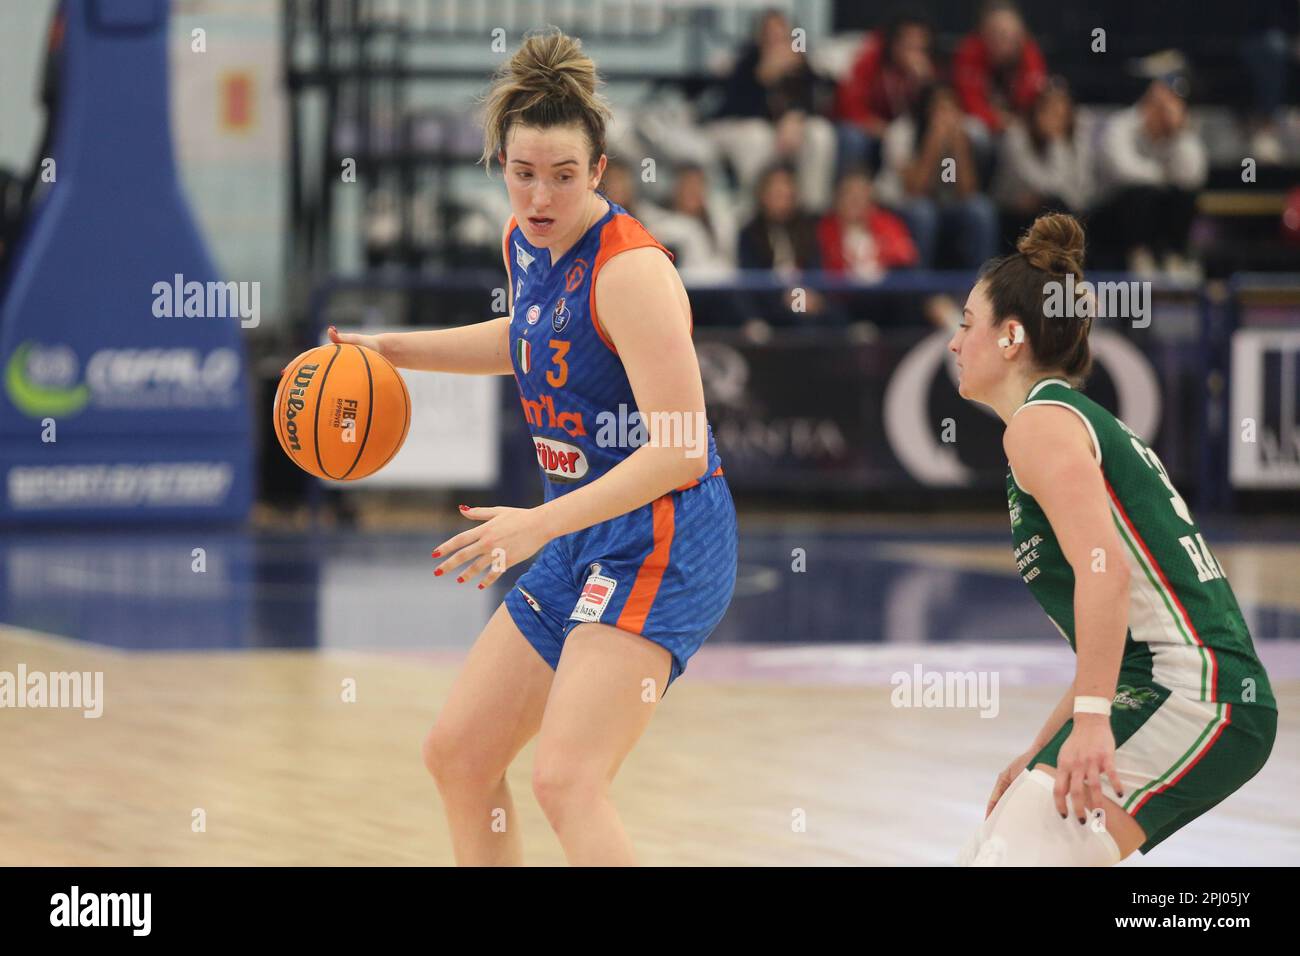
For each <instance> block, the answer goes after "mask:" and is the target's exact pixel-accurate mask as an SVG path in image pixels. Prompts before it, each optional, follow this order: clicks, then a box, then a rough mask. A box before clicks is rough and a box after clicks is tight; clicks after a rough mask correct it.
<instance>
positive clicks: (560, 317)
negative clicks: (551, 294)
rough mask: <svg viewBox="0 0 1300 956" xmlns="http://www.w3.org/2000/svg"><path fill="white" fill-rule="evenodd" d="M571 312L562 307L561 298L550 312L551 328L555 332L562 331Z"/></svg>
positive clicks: (567, 322)
mask: <svg viewBox="0 0 1300 956" xmlns="http://www.w3.org/2000/svg"><path fill="white" fill-rule="evenodd" d="M571 315H572V313H570V312H569V310H568V309H566V308H565V307H564V300H563V299H561V300H560V301H559V302H557V303H555V311H554V312H552V313H551V328H552V329H554V330H555V331H556V332H563V331H564V327H565V326H566V325H568V324H569V318H570V316H571Z"/></svg>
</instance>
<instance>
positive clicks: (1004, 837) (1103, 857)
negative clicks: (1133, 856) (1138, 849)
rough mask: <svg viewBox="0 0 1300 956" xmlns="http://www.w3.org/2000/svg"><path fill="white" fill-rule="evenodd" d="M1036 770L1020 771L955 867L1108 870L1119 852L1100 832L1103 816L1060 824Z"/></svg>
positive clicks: (1046, 781) (1047, 778) (1045, 781)
mask: <svg viewBox="0 0 1300 956" xmlns="http://www.w3.org/2000/svg"><path fill="white" fill-rule="evenodd" d="M1055 783H1056V781H1055V780H1053V779H1052V775H1051V774H1049V773H1045V772H1044V771H1042V770H1032V771H1030V770H1025V771H1023V772H1021V774H1020V776H1018V777H1016V779H1015V780H1013V781H1011V785H1010V786H1009V787H1007V790H1006V792H1005V793H1004V794H1002V799H1000V800H999V801H998V802H997V806H995V807H994V808H993V812H992V813H991V814H989V817H988V819H987V820H985V821H984V823H983V824H982V825H981V826H980V828H979V831H978V832H977V833H976V834H975V837H974V838H973V839H972V840H971V842H970V843H968V844H967V845H966V847H964V848H963V849H962V852H961V854H960V855H959V856H958V858H957V865H958V866H1113V865H1114V864H1116V863H1118V862H1119V861H1120V853H1119V847H1118V846H1117V845H1116V843H1115V839H1114V837H1112V836H1111V835H1110V834H1109V833H1107V832H1106V827H1105V814H1104V812H1102V811H1101V810H1094V811H1093V812H1092V815H1091V817H1090V818H1089V819H1088V821H1087V822H1086V823H1083V824H1080V823H1079V821H1078V820H1077V819H1076V818H1075V817H1073V816H1070V817H1067V818H1066V819H1064V820H1062V819H1061V815H1060V814H1059V813H1057V811H1056V801H1055V798H1054V797H1053V795H1052V789H1053V787H1054V786H1055Z"/></svg>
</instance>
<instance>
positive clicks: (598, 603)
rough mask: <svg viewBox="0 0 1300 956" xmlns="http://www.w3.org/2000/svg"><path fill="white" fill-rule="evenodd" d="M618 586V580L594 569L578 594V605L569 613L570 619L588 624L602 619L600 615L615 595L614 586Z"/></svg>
mask: <svg viewBox="0 0 1300 956" xmlns="http://www.w3.org/2000/svg"><path fill="white" fill-rule="evenodd" d="M617 586H618V582H617V581H615V580H614V579H613V578H607V577H605V576H604V575H603V574H600V573H599V572H598V571H593V572H592V574H591V576H590V577H588V578H587V583H586V584H584V585H583V586H582V594H581V595H579V596H578V606H577V607H575V608H574V609H573V613H572V614H570V615H569V620H570V621H583V622H585V623H587V624H595V623H597V622H598V621H600V616H601V615H602V614H604V613H605V608H606V607H608V606H609V599H610V598H611V597H613V596H614V588H615V587H617Z"/></svg>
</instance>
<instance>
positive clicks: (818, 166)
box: [708, 10, 835, 210]
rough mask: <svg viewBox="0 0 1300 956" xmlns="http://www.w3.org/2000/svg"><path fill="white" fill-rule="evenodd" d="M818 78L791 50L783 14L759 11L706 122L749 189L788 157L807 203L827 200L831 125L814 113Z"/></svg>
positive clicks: (822, 205) (799, 54)
mask: <svg viewBox="0 0 1300 956" xmlns="http://www.w3.org/2000/svg"><path fill="white" fill-rule="evenodd" d="M819 85H820V80H819V79H818V77H817V76H816V75H815V74H814V73H813V71H812V68H811V67H810V66H809V65H808V59H807V57H806V56H805V54H804V53H803V52H801V51H799V50H796V49H795V44H794V39H793V38H792V36H791V26H790V21H789V20H788V19H786V16H785V14H783V13H781V12H780V11H777V10H767V11H764V12H763V13H762V14H761V15H760V16H759V17H758V21H757V28H756V35H755V40H753V41H751V42H750V43H749V44H747V45H746V46H745V48H744V49H743V50H742V51H741V53H740V55H739V59H738V60H737V62H736V65H735V67H734V68H733V69H732V73H731V76H730V77H729V79H728V80H727V83H726V92H725V95H724V99H723V102H722V105H721V107H719V109H718V113H717V116H716V118H715V119H714V120H713V121H712V122H711V123H710V124H709V126H708V130H709V132H710V134H711V137H712V139H713V141H714V143H715V145H716V146H717V148H718V149H719V150H720V151H721V153H722V154H723V155H724V156H725V157H726V158H727V161H728V162H729V163H730V164H731V168H732V169H733V170H734V171H735V173H736V177H737V179H738V180H739V186H740V188H741V189H742V190H743V191H745V192H750V191H752V190H753V187H754V183H755V182H756V181H757V180H758V177H759V175H760V174H761V173H762V171H763V169H764V168H765V167H767V166H768V165H769V164H771V163H772V162H773V161H774V160H779V161H783V162H785V161H788V162H792V163H794V164H795V167H796V168H797V170H798V188H799V196H800V199H801V200H802V201H803V203H804V205H805V206H806V207H808V208H809V209H816V210H821V209H825V208H826V207H827V206H828V205H829V204H830V192H831V183H832V179H833V176H834V168H835V128H834V127H833V126H832V125H831V122H830V121H829V120H828V119H826V118H825V117H824V116H820V115H818V112H819V111H818V99H819V89H818V88H819Z"/></svg>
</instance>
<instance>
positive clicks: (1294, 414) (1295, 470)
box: [1228, 328, 1300, 489]
mask: <svg viewBox="0 0 1300 956" xmlns="http://www.w3.org/2000/svg"><path fill="white" fill-rule="evenodd" d="M1230 381H1231V382H1232V394H1231V396H1230V413H1229V415H1228V419H1229V421H1230V423H1231V424H1230V425H1229V428H1230V430H1231V433H1232V439H1233V440H1232V441H1229V442H1228V447H1229V449H1230V451H1229V455H1228V461H1229V469H1228V471H1229V475H1230V476H1231V478H1232V484H1233V485H1234V486H1235V487H1237V488H1279V489H1280V488H1300V411H1298V410H1300V330H1296V329H1250V328H1246V329H1238V330H1237V331H1236V332H1234V333H1233V335H1232V377H1231V379H1230Z"/></svg>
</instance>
